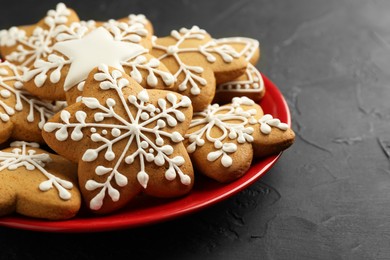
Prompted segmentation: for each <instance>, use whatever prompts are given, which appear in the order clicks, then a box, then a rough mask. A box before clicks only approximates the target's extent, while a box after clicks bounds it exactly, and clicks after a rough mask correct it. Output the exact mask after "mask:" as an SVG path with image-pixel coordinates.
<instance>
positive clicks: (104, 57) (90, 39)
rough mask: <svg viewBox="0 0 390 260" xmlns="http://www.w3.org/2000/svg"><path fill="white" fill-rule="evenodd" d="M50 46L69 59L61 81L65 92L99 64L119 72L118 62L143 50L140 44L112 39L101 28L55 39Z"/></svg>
mask: <svg viewBox="0 0 390 260" xmlns="http://www.w3.org/2000/svg"><path fill="white" fill-rule="evenodd" d="M53 49H54V50H56V51H58V52H60V53H62V54H63V55H65V56H67V57H68V58H69V59H70V60H71V61H72V62H71V64H70V69H69V72H68V75H67V76H66V79H65V83H64V89H65V91H67V90H69V89H70V88H71V87H73V86H74V85H76V84H78V83H79V82H80V81H83V80H85V79H86V78H87V76H88V74H89V72H90V71H91V70H92V69H93V68H95V67H97V66H98V65H99V64H101V63H105V64H107V65H109V66H112V67H115V68H117V69H120V70H122V71H123V68H122V65H121V63H120V61H126V60H129V59H132V58H134V57H136V56H138V55H140V54H142V53H145V52H147V50H145V49H144V48H143V47H142V46H140V45H136V44H132V43H128V42H121V41H116V40H114V37H113V36H112V35H111V34H110V33H109V32H108V31H107V30H106V29H104V28H103V27H99V28H97V29H96V30H93V31H92V32H90V33H89V34H87V35H86V36H85V37H83V38H81V39H77V40H71V41H63V42H58V43H56V44H55V45H54V46H53ZM107 50H110V51H107Z"/></svg>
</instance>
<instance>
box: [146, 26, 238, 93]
mask: <svg viewBox="0 0 390 260" xmlns="http://www.w3.org/2000/svg"><path fill="white" fill-rule="evenodd" d="M206 35H207V33H206V31H204V30H202V29H199V27H197V26H193V27H192V28H191V29H186V28H182V29H180V32H178V31H176V30H173V31H172V32H171V36H172V38H174V39H175V40H176V43H175V44H174V45H171V46H167V47H166V46H162V45H158V44H157V43H156V40H157V38H156V37H153V39H152V43H153V48H154V49H156V50H161V51H163V52H164V54H162V55H161V56H160V57H158V59H159V60H163V59H165V58H168V57H173V58H174V59H175V61H176V63H177V64H178V66H179V69H178V70H177V71H176V73H175V74H174V78H175V81H177V79H178V77H179V75H180V74H182V73H183V74H184V75H185V78H184V80H183V82H181V83H180V85H179V91H185V90H186V89H187V88H188V87H190V92H191V94H192V95H199V94H200V91H201V89H200V87H199V85H201V86H205V85H206V84H207V81H206V79H204V78H203V77H202V76H201V74H202V73H203V71H204V69H203V68H202V67H200V66H190V65H187V64H185V63H184V62H183V61H182V60H181V59H180V53H199V54H201V55H203V56H204V57H205V58H206V59H207V61H208V62H210V63H213V62H215V61H216V59H217V58H216V56H215V54H216V55H219V56H221V58H222V59H223V60H224V61H225V62H226V63H230V62H232V61H233V59H234V58H238V57H239V55H238V53H237V52H236V51H235V50H234V49H233V48H232V47H231V46H229V45H217V43H216V42H215V40H210V41H209V42H207V43H205V44H203V45H200V46H198V48H181V47H180V45H181V44H182V43H183V42H185V41H186V40H189V39H199V40H202V39H204V38H205V36H206Z"/></svg>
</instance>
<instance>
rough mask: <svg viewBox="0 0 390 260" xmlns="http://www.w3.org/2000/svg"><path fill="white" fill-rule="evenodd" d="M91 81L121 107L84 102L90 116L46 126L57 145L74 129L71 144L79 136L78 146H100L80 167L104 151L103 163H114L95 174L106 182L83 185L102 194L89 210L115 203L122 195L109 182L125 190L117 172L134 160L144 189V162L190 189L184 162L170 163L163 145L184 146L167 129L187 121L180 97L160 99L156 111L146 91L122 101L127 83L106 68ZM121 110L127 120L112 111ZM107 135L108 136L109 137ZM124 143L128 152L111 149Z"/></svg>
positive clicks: (177, 135)
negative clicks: (112, 94)
mask: <svg viewBox="0 0 390 260" xmlns="http://www.w3.org/2000/svg"><path fill="white" fill-rule="evenodd" d="M94 79H95V80H97V81H100V85H99V86H100V89H101V90H102V91H105V90H115V91H116V93H117V96H118V98H119V99H120V104H116V102H115V101H114V99H112V98H107V99H106V100H105V102H100V101H99V100H98V99H96V98H94V97H83V98H82V99H81V102H82V103H83V104H84V105H85V106H87V107H88V108H89V109H91V110H93V111H94V113H88V114H86V113H85V112H82V111H77V112H76V116H75V122H69V121H68V120H69V118H70V114H69V112H64V115H62V114H61V120H62V122H63V123H54V122H49V123H47V124H46V125H45V126H44V130H45V131H47V132H53V131H56V133H55V136H56V138H57V140H59V141H62V140H67V139H68V138H69V135H68V130H70V129H73V130H72V132H71V135H70V138H71V139H72V140H75V138H74V136H77V140H80V139H82V138H90V140H91V141H92V142H94V143H100V144H101V145H100V146H99V147H98V148H94V149H87V150H86V151H85V152H84V154H83V156H82V160H83V161H85V162H91V161H95V160H96V158H97V157H98V156H99V154H100V153H101V152H103V151H105V152H104V158H105V159H106V161H107V162H112V163H111V165H112V167H106V166H103V165H101V166H98V167H97V168H96V169H95V172H96V174H97V175H100V176H103V175H104V176H107V179H106V181H105V182H103V183H99V182H97V181H95V180H88V181H87V182H86V185H85V187H86V189H87V190H91V191H93V190H96V189H100V191H99V193H98V194H97V195H96V196H95V197H94V198H93V199H92V200H91V201H90V208H91V209H93V210H98V209H99V208H101V206H102V203H103V199H104V198H105V196H106V192H107V193H108V195H109V196H110V197H111V199H112V200H113V201H117V200H118V199H119V197H120V193H119V191H118V190H117V189H116V188H115V187H114V186H113V185H112V182H115V183H116V185H118V186H119V187H123V186H126V185H127V182H128V181H127V178H126V177H125V176H124V175H123V174H122V173H120V172H119V171H118V168H119V166H120V165H122V164H123V163H126V164H132V163H133V162H134V161H135V159H136V158H138V160H139V164H140V170H139V172H138V174H137V180H138V182H139V184H140V185H141V186H142V187H144V188H146V187H147V184H148V180H149V173H147V172H146V168H145V164H146V163H147V162H149V163H152V162H153V163H154V164H156V165H157V166H162V165H166V167H167V168H168V170H167V171H166V173H165V176H166V178H167V179H168V180H172V179H174V178H176V177H177V176H179V178H180V181H181V183H182V184H184V185H189V184H190V182H191V179H190V177H189V176H188V175H186V174H184V173H183V172H182V171H181V169H180V166H181V165H183V164H184V158H183V157H182V156H175V157H173V158H171V157H170V155H172V153H173V147H172V146H171V145H168V144H165V141H164V138H168V139H170V140H171V141H172V142H175V143H178V142H181V141H183V139H184V138H183V137H182V135H181V134H180V133H178V132H175V131H174V132H172V133H171V132H168V131H167V130H169V129H167V125H168V126H171V127H175V126H177V125H178V123H179V122H183V121H184V120H185V116H184V114H183V113H182V112H181V111H180V110H179V109H178V108H181V107H183V108H184V107H189V106H190V105H191V100H190V99H189V98H188V97H185V96H183V97H182V98H181V100H180V101H179V100H177V97H176V96H175V94H173V93H169V94H167V96H166V98H165V99H164V98H160V99H158V102H157V103H158V106H155V105H153V104H151V103H149V95H148V92H147V91H146V90H142V91H141V92H139V93H138V94H137V95H136V96H135V95H130V96H128V97H127V98H125V96H124V95H123V92H122V89H123V88H125V87H126V86H128V84H129V82H128V80H126V79H124V78H122V73H121V72H120V71H119V70H113V71H112V72H111V73H110V72H109V70H108V67H107V66H106V65H100V66H99V72H98V73H96V74H95V75H94ZM121 108H123V109H124V110H125V113H126V116H125V117H123V116H121V115H120V114H118V113H117V111H116V110H117V109H121ZM131 108H132V109H134V108H135V109H136V111H137V112H136V113H135V114H132V113H131V112H130V111H131ZM77 113H79V115H77ZM86 119H88V120H86ZM106 119H108V120H109V121H112V119H115V121H117V122H118V123H117V124H112V123H105V120H106ZM83 129H89V130H90V132H91V133H92V134H91V135H90V137H89V136H84V134H83V132H82V130H83ZM96 129H101V130H107V135H106V136H102V135H101V134H99V131H96ZM108 133H111V135H112V136H110V135H108ZM151 136H154V138H155V139H154V140H153V139H151ZM123 139H125V140H127V143H126V146H125V147H124V149H123V150H121V151H120V152H119V154H117V153H116V152H114V149H113V147H114V146H115V144H116V143H117V142H119V141H121V140H123ZM132 144H134V145H135V146H136V147H137V149H136V150H135V151H133V150H132V152H131V154H129V148H130V147H131V145H132Z"/></svg>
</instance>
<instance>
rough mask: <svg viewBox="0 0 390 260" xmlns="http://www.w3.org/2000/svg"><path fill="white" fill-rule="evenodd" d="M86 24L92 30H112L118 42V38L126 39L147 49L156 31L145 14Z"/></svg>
mask: <svg viewBox="0 0 390 260" xmlns="http://www.w3.org/2000/svg"><path fill="white" fill-rule="evenodd" d="M82 23H84V22H82ZM85 23H86V25H87V26H88V27H89V28H90V29H96V28H97V27H100V26H103V27H105V28H106V29H108V30H111V31H112V33H113V34H114V35H115V38H116V39H117V40H118V38H117V37H119V38H121V39H124V38H125V39H126V40H128V41H130V42H133V43H138V44H141V45H142V46H144V47H145V48H147V49H150V47H151V44H152V42H151V37H152V35H153V31H154V30H153V25H152V23H151V22H150V21H149V20H148V19H147V18H146V16H145V15H143V14H129V15H128V16H127V17H124V18H121V19H119V20H114V19H110V20H108V21H107V22H98V21H93V20H91V21H87V22H85ZM117 28H119V30H118V29H117Z"/></svg>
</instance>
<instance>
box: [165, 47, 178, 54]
mask: <svg viewBox="0 0 390 260" xmlns="http://www.w3.org/2000/svg"><path fill="white" fill-rule="evenodd" d="M178 51H179V48H177V46H175V45H171V46H168V48H167V54H169V55H173V54H175V53H177V52H178Z"/></svg>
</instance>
